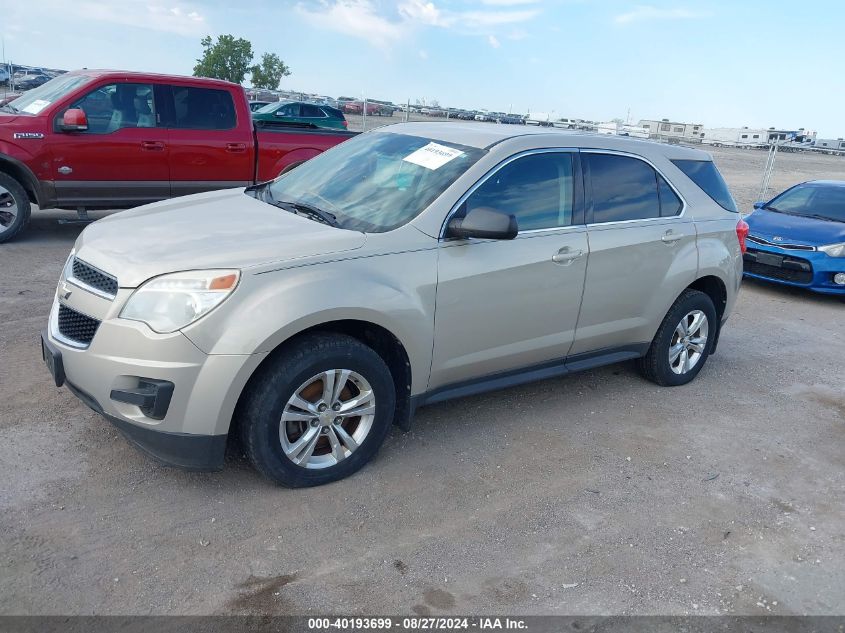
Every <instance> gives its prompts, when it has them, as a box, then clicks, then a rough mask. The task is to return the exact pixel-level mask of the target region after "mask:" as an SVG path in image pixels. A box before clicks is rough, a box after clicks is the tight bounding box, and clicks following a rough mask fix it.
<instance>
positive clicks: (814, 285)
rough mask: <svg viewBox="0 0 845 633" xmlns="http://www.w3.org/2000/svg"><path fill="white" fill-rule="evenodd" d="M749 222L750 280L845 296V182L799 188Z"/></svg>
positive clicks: (763, 205)
mask: <svg viewBox="0 0 845 633" xmlns="http://www.w3.org/2000/svg"><path fill="white" fill-rule="evenodd" d="M745 221H746V222H748V227H749V232H748V237H747V238H746V245H747V248H746V251H745V255H744V260H745V275H746V276H747V277H753V278H755V279H765V280H766V281H773V282H775V283H779V284H786V285H789V286H799V287H803V288H808V289H809V290H813V291H815V292H822V293H826V294H836V295H842V296H845V181H841V180H812V181H810V182H803V183H801V184H800V185H795V186H794V187H792V188H790V189H787V190H786V191H784V192H783V193H782V194H780V195H778V196H776V197H774V198H772V199H771V200H769V202H757V203H755V204H754V212H753V213H752V214H751V215H749V216H748V217H746V218H745Z"/></svg>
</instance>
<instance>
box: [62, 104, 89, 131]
mask: <svg viewBox="0 0 845 633" xmlns="http://www.w3.org/2000/svg"><path fill="white" fill-rule="evenodd" d="M60 127H61V130H62V132H84V131H86V130H87V129H88V117H87V116H86V115H85V111H84V110H82V109H81V108H71V109H70V110H66V111H65V113H64V115H62V124H61V126H60Z"/></svg>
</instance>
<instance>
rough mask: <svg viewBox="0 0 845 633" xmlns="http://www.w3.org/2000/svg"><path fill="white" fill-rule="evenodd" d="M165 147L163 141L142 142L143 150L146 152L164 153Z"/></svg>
mask: <svg viewBox="0 0 845 633" xmlns="http://www.w3.org/2000/svg"><path fill="white" fill-rule="evenodd" d="M164 148H165V145H164V143H162V142H161V141H141V149H142V150H144V151H145V152H162V151H164Z"/></svg>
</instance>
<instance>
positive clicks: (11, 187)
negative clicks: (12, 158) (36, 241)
mask: <svg viewBox="0 0 845 633" xmlns="http://www.w3.org/2000/svg"><path fill="white" fill-rule="evenodd" d="M0 187H2V188H3V189H5V190H6V191H7V192H8V193H9V195H11V197H12V199H13V200H14V204H15V205H17V209H18V212H17V215H16V216H15V218H14V219H13V220H12V221H11V223H9V224H8V225H6V222H5V221H4V218H3V217H0V244H2V243H3V242H8V241H9V240H12V239H14V238H15V237H16V236H17V234H18V233H20V232H21V231H23V230H24V229H25V228H26V225H27V224H29V216H30V213H31V211H32V207H31V205H30V204H29V196H27V195H26V191H24V188H23V187H22V186H21V184H20V183H19V182H18V181H17V180H15V179H14V178H12V177H11V176H10V175H9V174H4V173H3V172H0ZM4 202H5V204H11V202H10V201H4V200H3V192H2V191H0V216H2V214H3V206H4Z"/></svg>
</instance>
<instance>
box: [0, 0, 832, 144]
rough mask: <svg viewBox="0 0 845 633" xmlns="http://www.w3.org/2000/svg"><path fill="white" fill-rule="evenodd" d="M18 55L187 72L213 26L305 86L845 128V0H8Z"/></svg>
mask: <svg viewBox="0 0 845 633" xmlns="http://www.w3.org/2000/svg"><path fill="white" fill-rule="evenodd" d="M0 4H2V5H3V7H2V9H0V15H3V20H2V23H0V34H2V36H3V39H4V40H5V52H6V57H7V59H11V60H13V61H18V62H21V63H25V64H32V65H44V66H49V67H59V68H68V69H70V68H79V67H83V66H84V67H88V68H95V67H98V68H103V67H110V68H123V69H130V70H150V71H156V72H167V73H176V74H190V73H191V70H192V68H193V65H194V63H195V60H196V58H197V57H198V56H199V54H200V44H199V41H200V39H201V38H202V37H203V36H204V35H206V34H211V35H218V34H223V33H232V34H233V35H235V36H239V37H245V38H247V39H249V40H250V41H252V43H253V48H254V50H255V51H256V53H260V52H263V51H272V52H275V53H277V54H278V55H279V56H281V57H282V59H284V60H285V62H286V63H288V65H289V66H290V67H291V68H292V70H293V74H292V75H291V76H290V77H287V78H286V79H284V80H283V84H282V87H284V88H290V89H294V90H303V91H307V92H317V93H321V94H328V95H331V96H334V97H337V96H339V95H352V96H358V95H361V94H366V95H367V96H368V97H372V98H376V99H390V100H394V101H397V102H404V101H405V100H406V99H408V98H410V99H411V100H412V101H413V100H414V99H418V98H419V99H422V98H425V99H429V100H430V99H437V100H438V101H439V102H440V103H441V104H442V105H449V106H453V107H464V108H487V109H491V110H502V111H508V110H510V109H511V108H512V109H513V111H514V112H520V113H523V112H526V111H528V110H529V109H530V110H531V111H532V112H553V113H554V116H555V117H561V116H566V117H578V118H586V119H596V120H608V119H611V118H615V117H619V118H623V119H624V118H626V117H627V115H628V110H629V109H630V116H631V119H632V120H634V121H636V120H638V119H640V118H663V117H668V118H672V119H675V120H683V121H692V122H696V123H703V124H704V125H705V126H709V127H721V126H741V125H748V126H763V127H769V126H775V127H784V128H792V127H795V128H797V127H805V128H809V129H816V130H818V131H819V134H820V136H822V137H831V136H832V137H838V136H845V117H843V115H842V105H841V104H842V103H843V102H845V82H843V81H842V79H841V69H840V66H841V62H842V60H843V59H845V37H843V36H842V30H841V29H842V25H843V24H845V3H843V2H841V0H809V1H806V2H800V3H799V2H783V1H781V0H769V1H760V0H743V1H741V2H735V1H713V2H707V1H706V0H683V1H680V0H678V1H675V0H672V1H669V2H664V1H661V0H601V1H600V0H595V1H590V0H546V1H543V0H399V1H398V2H386V1H382V0H301V1H291V2H286V1H284V0H280V1H277V2H263V1H259V0H253V1H251V2H232V1H231V0H227V1H222V0H191V1H186V2H182V1H181V0H119V1H118V0H76V1H74V2H67V1H66V0H30V1H29V2H20V1H18V0H2V2H0Z"/></svg>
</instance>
